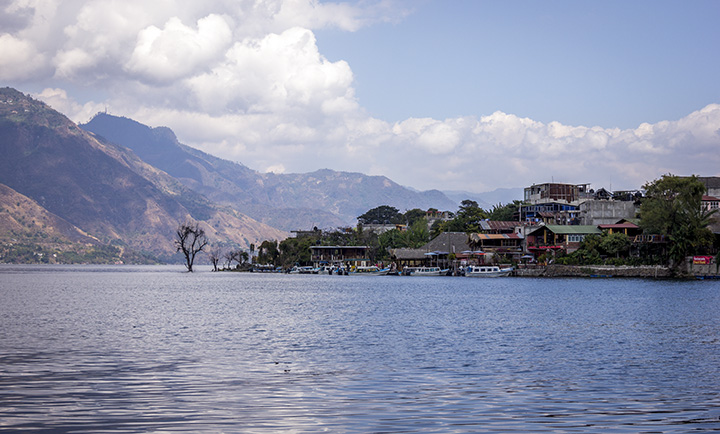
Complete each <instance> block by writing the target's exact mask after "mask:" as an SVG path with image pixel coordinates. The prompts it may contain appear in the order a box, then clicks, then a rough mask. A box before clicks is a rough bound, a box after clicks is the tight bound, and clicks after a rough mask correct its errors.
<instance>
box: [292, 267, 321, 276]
mask: <svg viewBox="0 0 720 434" xmlns="http://www.w3.org/2000/svg"><path fill="white" fill-rule="evenodd" d="M288 273H289V274H317V271H316V270H315V269H314V268H313V267H309V266H307V267H298V266H297V265H296V266H294V267H292V269H290V271H288Z"/></svg>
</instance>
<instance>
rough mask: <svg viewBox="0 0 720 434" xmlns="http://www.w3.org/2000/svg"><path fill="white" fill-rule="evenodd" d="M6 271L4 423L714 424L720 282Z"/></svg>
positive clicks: (226, 427)
mask: <svg viewBox="0 0 720 434" xmlns="http://www.w3.org/2000/svg"><path fill="white" fill-rule="evenodd" d="M70 270H72V271H68V270H67V269H63V270H62V271H61V272H54V271H53V270H52V268H43V269H42V271H37V270H33V272H30V273H28V272H27V270H25V269H23V268H22V267H20V269H19V270H18V269H16V268H12V269H9V268H0V278H2V280H0V282H1V283H0V402H2V403H3V405H2V406H0V427H2V428H0V429H12V430H21V429H25V430H29V431H33V430H35V431H54V432H102V431H112V432H123V431H127V432H147V431H191V432H197V431H215V432H218V431H220V432H256V433H263V432H277V431H291V432H315V431H333V432H498V431H504V432H597V433H601V432H602V433H606V432H628V433H630V432H633V433H634V432H643V431H652V432H688V431H710V430H720V420H719V419H718V417H719V416H720V411H718V409H720V399H719V398H718V396H717V390H720V379H719V378H718V373H719V371H720V368H719V367H720V363H719V362H720V347H719V346H720V343H719V339H720V327H719V326H720V315H719V314H718V313H717V309H716V307H717V306H718V302H720V291H718V289H720V287H719V286H718V285H717V284H715V283H714V282H702V284H698V283H695V282H663V281H659V282H657V281H638V280H603V281H592V280H535V279H499V280H494V281H491V282H489V281H482V279H459V278H427V279H422V278H418V279H414V278H413V279H411V278H402V277H380V278H379V277H343V276H284V275H249V274H223V273H195V274H193V275H189V274H186V273H182V272H180V271H178V270H176V269H170V270H168V269H163V268H159V269H157V268H144V269H138V270H134V271H133V272H131V273H128V272H125V271H120V272H118V271H117V270H116V269H115V268H110V269H93V270H91V271H87V270H86V269H73V268H72V267H71V268H70Z"/></svg>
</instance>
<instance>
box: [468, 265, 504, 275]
mask: <svg viewBox="0 0 720 434" xmlns="http://www.w3.org/2000/svg"><path fill="white" fill-rule="evenodd" d="M512 270H513V268H512V267H509V268H500V267H498V266H496V265H471V266H469V267H467V268H466V269H465V277H505V276H509V275H510V273H511V272H512Z"/></svg>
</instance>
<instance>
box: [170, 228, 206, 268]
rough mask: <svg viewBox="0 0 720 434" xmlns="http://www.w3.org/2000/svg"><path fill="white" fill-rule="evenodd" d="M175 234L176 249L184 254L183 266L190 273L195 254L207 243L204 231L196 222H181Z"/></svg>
mask: <svg viewBox="0 0 720 434" xmlns="http://www.w3.org/2000/svg"><path fill="white" fill-rule="evenodd" d="M175 234H176V236H177V239H176V240H175V245H176V246H177V251H178V252H182V253H183V255H185V267H187V269H188V271H189V272H191V273H192V271H193V263H194V262H195V255H197V254H198V253H200V252H201V251H202V250H203V249H204V248H205V246H207V243H208V240H207V237H206V236H205V231H204V230H203V229H202V228H201V227H200V224H199V223H198V222H187V223H183V224H181V225H180V226H179V227H178V229H177V231H176V232H175Z"/></svg>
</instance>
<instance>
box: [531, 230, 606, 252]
mask: <svg viewBox="0 0 720 434" xmlns="http://www.w3.org/2000/svg"><path fill="white" fill-rule="evenodd" d="M590 234H597V235H600V234H602V231H601V230H600V228H598V227H597V226H592V225H544V226H540V227H538V228H537V229H535V230H534V231H532V232H531V233H530V234H528V236H527V240H526V243H527V244H526V248H527V250H528V251H529V252H532V253H535V254H542V253H545V252H547V251H560V250H562V251H565V252H566V253H572V252H574V251H575V250H577V249H578V248H580V243H581V242H582V241H583V240H584V239H585V237H586V236H588V235H590Z"/></svg>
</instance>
